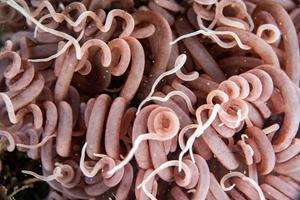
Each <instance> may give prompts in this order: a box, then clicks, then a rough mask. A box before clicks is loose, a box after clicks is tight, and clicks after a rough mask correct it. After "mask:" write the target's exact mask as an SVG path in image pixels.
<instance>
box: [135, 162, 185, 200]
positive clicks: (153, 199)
mask: <svg viewBox="0 0 300 200" xmlns="http://www.w3.org/2000/svg"><path fill="white" fill-rule="evenodd" d="M180 165H181V166H182V168H183V171H184V172H185V175H186V176H191V173H187V172H189V171H190V169H189V168H188V166H187V165H186V164H185V163H183V164H180V162H179V161H177V160H170V161H167V162H165V163H163V164H161V165H160V166H159V167H158V168H156V169H155V170H153V172H151V173H150V174H149V175H148V176H147V177H146V178H145V179H144V180H143V181H142V183H141V184H140V185H138V186H137V189H140V188H141V187H142V189H143V191H144V193H145V194H146V195H147V196H148V197H149V198H150V199H151V200H157V199H156V198H155V196H153V195H152V194H151V193H150V192H149V191H148V190H147V189H146V184H147V183H148V182H149V181H150V180H151V179H152V178H154V177H155V175H157V174H158V173H159V172H160V171H162V170H164V169H166V168H168V167H178V166H180ZM190 178H191V177H188V179H190Z"/></svg>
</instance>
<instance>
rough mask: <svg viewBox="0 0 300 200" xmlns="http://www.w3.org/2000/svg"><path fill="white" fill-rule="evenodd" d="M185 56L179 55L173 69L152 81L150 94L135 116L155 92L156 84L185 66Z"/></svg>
mask: <svg viewBox="0 0 300 200" xmlns="http://www.w3.org/2000/svg"><path fill="white" fill-rule="evenodd" d="M186 59H187V57H186V55H185V54H180V55H179V56H178V57H177V58H176V61H175V66H174V68H172V69H171V70H169V71H166V72H164V73H162V74H161V75H159V76H158V77H157V79H156V80H155V81H154V83H153V85H152V88H151V90H150V93H149V94H148V96H147V97H146V98H145V99H144V100H143V101H142V102H141V103H140V105H139V107H138V109H137V112H136V115H138V114H139V112H140V111H141V109H142V107H143V106H144V105H145V103H147V102H148V101H150V100H149V99H150V97H151V96H152V95H153V93H154V91H155V88H156V86H157V85H158V83H159V82H160V81H161V80H162V79H163V78H164V77H166V76H169V75H171V74H174V73H176V72H177V71H178V70H180V69H181V68H182V67H183V65H184V64H185V62H186Z"/></svg>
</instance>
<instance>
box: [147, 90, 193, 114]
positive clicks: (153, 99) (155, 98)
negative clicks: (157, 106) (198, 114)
mask: <svg viewBox="0 0 300 200" xmlns="http://www.w3.org/2000/svg"><path fill="white" fill-rule="evenodd" d="M173 96H180V97H182V98H183V99H184V101H185V102H186V104H187V107H188V109H189V111H190V113H192V114H195V109H194V108H193V105H192V102H191V99H190V98H189V97H188V96H187V95H186V94H185V93H184V92H182V91H179V90H175V91H171V92H169V93H168V94H167V95H166V96H165V97H157V96H151V97H149V98H148V101H161V102H166V101H168V100H169V99H170V98H171V97H173Z"/></svg>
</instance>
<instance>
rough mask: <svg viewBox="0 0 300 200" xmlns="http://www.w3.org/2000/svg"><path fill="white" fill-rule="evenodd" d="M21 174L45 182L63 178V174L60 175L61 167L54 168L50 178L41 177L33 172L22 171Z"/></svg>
mask: <svg viewBox="0 0 300 200" xmlns="http://www.w3.org/2000/svg"><path fill="white" fill-rule="evenodd" d="M21 172H22V173H23V174H28V175H31V176H34V177H35V178H37V179H40V180H42V181H46V182H48V181H53V180H55V179H57V178H59V177H62V176H63V174H62V173H61V167H56V168H55V169H54V170H53V174H52V175H50V176H41V175H39V174H37V173H35V172H32V171H28V170H22V171H21Z"/></svg>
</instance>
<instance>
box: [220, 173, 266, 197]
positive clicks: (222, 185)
mask: <svg viewBox="0 0 300 200" xmlns="http://www.w3.org/2000/svg"><path fill="white" fill-rule="evenodd" d="M232 177H239V178H241V179H242V180H244V181H247V182H249V183H250V184H251V185H252V186H253V187H254V188H255V189H256V191H257V192H258V195H259V198H260V200H265V196H264V194H263V192H262V190H261V188H260V187H259V185H258V184H257V183H256V182H255V181H254V180H253V179H252V178H249V177H247V176H245V175H244V174H242V173H241V172H229V173H228V174H226V175H225V176H223V178H222V179H221V181H220V185H221V187H222V189H223V190H224V191H230V190H232V189H233V188H234V187H235V184H233V185H231V186H230V187H225V181H226V180H228V179H229V178H232Z"/></svg>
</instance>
